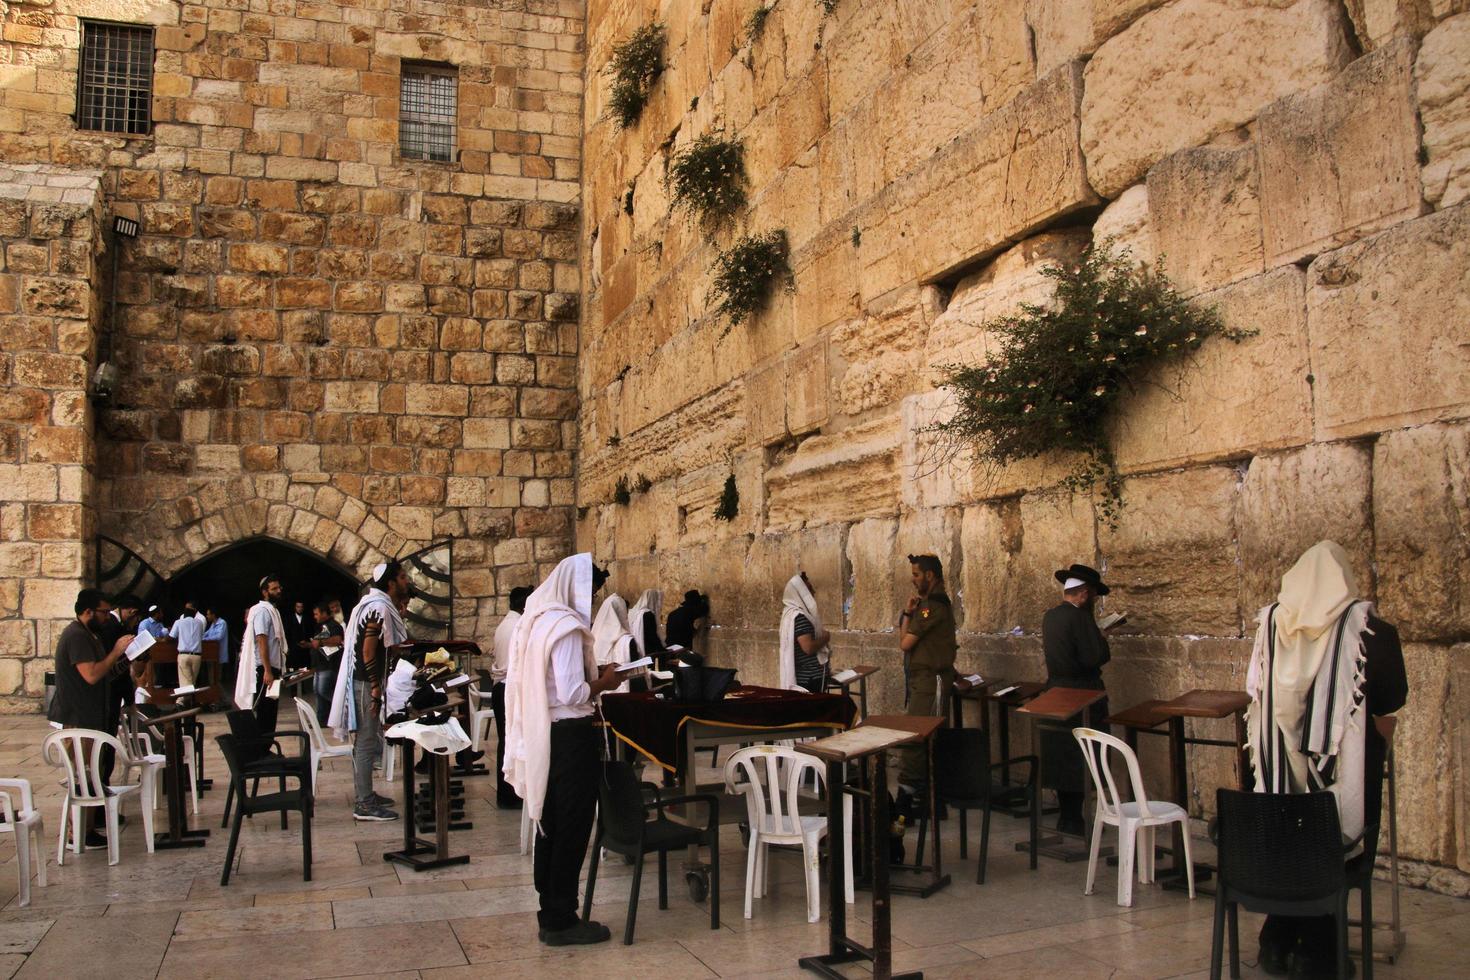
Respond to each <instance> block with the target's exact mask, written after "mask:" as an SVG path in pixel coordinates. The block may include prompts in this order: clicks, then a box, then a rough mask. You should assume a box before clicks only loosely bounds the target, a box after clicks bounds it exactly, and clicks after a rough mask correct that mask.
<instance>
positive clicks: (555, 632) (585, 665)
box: [504, 554, 619, 946]
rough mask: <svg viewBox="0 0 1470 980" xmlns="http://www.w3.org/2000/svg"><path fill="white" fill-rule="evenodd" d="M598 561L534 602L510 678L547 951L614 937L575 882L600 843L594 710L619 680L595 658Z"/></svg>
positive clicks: (547, 585)
mask: <svg viewBox="0 0 1470 980" xmlns="http://www.w3.org/2000/svg"><path fill="white" fill-rule="evenodd" d="M593 591H594V588H593V566H592V556H591V555H588V554H580V555H573V556H571V557H570V558H566V559H563V560H562V562H561V563H560V564H559V565H557V566H556V568H555V569H554V570H553V571H552V573H551V574H550V575H548V576H547V578H546V581H545V582H543V583H541V586H540V588H538V589H537V590H536V591H535V592H533V593H531V597H530V598H529V599H527V600H526V610H525V612H524V613H522V614H521V619H520V622H519V623H517V624H516V632H515V637H514V638H513V640H512V642H511V650H510V663H509V664H508V666H507V671H506V679H505V710H506V714H507V716H508V723H507V732H506V746H505V765H504V772H505V776H506V779H507V780H508V781H509V782H510V784H511V786H513V787H514V788H515V791H516V792H517V793H518V794H519V795H520V797H521V799H522V800H524V801H525V808H526V815H527V816H528V817H529V818H530V820H531V821H532V823H533V824H535V826H536V828H537V833H538V834H539V836H538V838H537V840H536V857H535V880H536V892H537V894H538V895H539V896H540V899H541V908H540V911H539V912H538V913H537V922H538V924H539V925H540V932H539V937H540V939H541V941H542V942H543V943H546V944H547V945H549V946H572V945H586V944H590V943H600V942H605V941H606V940H607V939H608V937H609V936H610V935H611V933H610V932H609V931H608V928H607V927H606V926H604V925H602V924H600V923H597V922H592V921H590V920H588V921H583V920H582V919H581V917H580V916H579V915H578V914H577V884H578V879H579V878H580V876H581V873H582V859H583V858H584V857H585V856H586V854H587V843H588V841H589V840H590V839H591V837H592V820H593V816H594V814H595V812H596V808H597V784H598V779H599V778H601V770H602V742H601V739H600V738H599V736H598V732H597V728H596V726H595V725H594V724H593V703H594V701H595V700H596V699H597V697H598V696H599V695H600V694H602V692H603V691H607V690H610V689H612V688H613V687H616V686H617V685H618V683H619V678H618V676H617V668H616V667H615V666H614V665H612V664H608V665H607V666H604V667H603V668H602V670H601V671H598V670H597V668H596V667H595V665H594V662H593V657H592V630H591V626H592V593H593Z"/></svg>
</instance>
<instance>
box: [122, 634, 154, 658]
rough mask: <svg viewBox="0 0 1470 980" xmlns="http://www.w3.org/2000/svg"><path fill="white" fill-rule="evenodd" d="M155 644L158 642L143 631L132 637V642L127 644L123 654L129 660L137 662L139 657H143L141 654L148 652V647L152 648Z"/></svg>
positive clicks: (151, 635)
mask: <svg viewBox="0 0 1470 980" xmlns="http://www.w3.org/2000/svg"><path fill="white" fill-rule="evenodd" d="M157 642H158V641H157V640H155V639H154V638H153V634H152V633H149V632H146V631H144V632H142V633H139V634H138V635H137V636H135V637H133V642H132V643H129V644H128V648H127V650H126V651H124V652H125V653H126V654H127V655H128V659H129V660H137V659H138V658H139V657H141V656H143V654H145V653H147V652H148V648H149V647H151V646H153V644H155V643H157Z"/></svg>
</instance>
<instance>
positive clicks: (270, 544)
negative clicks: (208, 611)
mask: <svg viewBox="0 0 1470 980" xmlns="http://www.w3.org/2000/svg"><path fill="white" fill-rule="evenodd" d="M270 574H275V575H278V576H280V579H281V587H282V589H283V590H284V593H285V595H284V597H283V599H282V602H281V617H282V619H285V618H286V614H287V612H288V611H289V610H290V609H291V608H292V603H293V602H295V601H296V600H297V599H300V600H301V601H302V602H305V603H306V610H307V619H308V620H309V619H310V617H311V607H312V605H313V604H315V603H316V602H318V601H320V600H322V599H327V600H331V599H337V600H339V601H340V602H341V603H342V613H343V615H344V616H345V615H346V614H347V613H349V612H351V611H352V607H353V606H354V605H356V604H357V597H358V584H357V583H356V582H355V581H353V579H352V577H351V576H349V575H347V574H346V573H345V572H343V571H342V570H341V569H340V568H338V567H337V566H335V565H333V564H331V563H330V562H326V561H323V560H322V559H320V558H318V557H316V556H315V555H313V554H311V553H310V552H306V551H303V550H301V549H300V548H296V547H293V546H291V545H288V544H283V543H282V542H280V541H274V540H271V539H270V538H254V539H252V540H249V541H242V542H240V543H239V544H236V545H231V546H230V547H228V548H226V549H224V550H223V551H217V552H215V553H214V554H212V555H210V556H209V557H207V558H204V559H202V560H201V561H198V562H196V563H195V564H193V565H190V566H189V567H188V568H186V569H184V570H183V571H181V572H179V573H178V574H177V575H175V576H174V577H173V578H172V579H170V580H169V582H168V584H167V586H165V589H166V594H167V598H166V600H165V602H166V604H167V605H168V607H169V610H170V614H171V615H172V614H177V612H178V610H179V609H181V608H183V605H184V603H185V602H186V601H187V600H190V599H192V600H194V601H195V602H198V603H201V604H202V605H201V607H200V608H201V609H202V608H203V606H205V605H213V606H214V608H215V610H216V611H217V612H218V613H219V614H220V615H221V616H222V617H224V620H225V622H226V623H228V624H229V629H230V644H231V646H232V647H234V646H236V645H238V644H239V642H240V636H241V631H242V629H243V627H244V625H245V611H246V610H247V609H249V608H250V607H251V606H253V605H255V603H256V602H257V601H259V599H260V592H259V583H260V580H261V578H262V577H263V576H265V575H270ZM288 628H289V623H288ZM231 653H232V654H233V653H234V651H233V650H232V651H231ZM232 659H233V658H232Z"/></svg>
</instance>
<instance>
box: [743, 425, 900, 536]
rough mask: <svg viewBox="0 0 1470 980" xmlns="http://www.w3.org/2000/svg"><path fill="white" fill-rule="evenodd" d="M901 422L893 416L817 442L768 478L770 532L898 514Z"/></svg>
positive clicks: (798, 451) (781, 464)
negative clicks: (806, 525) (807, 525)
mask: <svg viewBox="0 0 1470 980" xmlns="http://www.w3.org/2000/svg"><path fill="white" fill-rule="evenodd" d="M900 420H901V416H900V414H899V413H898V412H893V413H890V414H888V415H885V416H882V417H880V418H877V419H874V420H872V421H870V422H866V423H864V424H862V425H860V426H854V427H853V428H851V429H846V430H843V431H841V432H836V433H833V434H831V435H827V434H822V435H817V436H812V437H811V438H809V439H807V440H806V441H804V442H803V443H801V445H799V446H798V447H797V448H796V449H795V451H793V452H792V453H791V455H790V456H789V457H787V458H786V459H784V460H781V461H780V462H778V463H776V464H775V465H773V466H772V467H771V468H770V469H769V470H768V471H767V473H766V521H767V526H768V527H770V528H771V529H781V528H794V527H799V526H801V525H803V524H819V523H825V522H828V521H840V520H856V519H860V518H863V517H882V516H888V515H891V514H894V513H897V511H898V500H899V456H900V445H901V442H902V433H901V430H900Z"/></svg>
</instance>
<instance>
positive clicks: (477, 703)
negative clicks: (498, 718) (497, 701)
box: [467, 684, 495, 752]
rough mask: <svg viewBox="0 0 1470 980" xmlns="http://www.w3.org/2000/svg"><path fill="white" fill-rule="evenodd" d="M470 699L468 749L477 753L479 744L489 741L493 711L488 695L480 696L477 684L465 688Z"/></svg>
mask: <svg viewBox="0 0 1470 980" xmlns="http://www.w3.org/2000/svg"><path fill="white" fill-rule="evenodd" d="M467 691H468V693H469V699H470V747H471V748H472V749H473V750H474V751H476V752H478V751H480V743H481V742H485V741H488V740H489V739H490V721H491V719H493V718H494V717H495V709H494V708H492V707H490V695H488V694H482V693H481V692H480V686H479V685H478V684H471V685H469V687H468V688H467Z"/></svg>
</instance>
